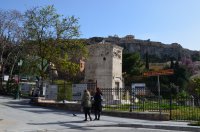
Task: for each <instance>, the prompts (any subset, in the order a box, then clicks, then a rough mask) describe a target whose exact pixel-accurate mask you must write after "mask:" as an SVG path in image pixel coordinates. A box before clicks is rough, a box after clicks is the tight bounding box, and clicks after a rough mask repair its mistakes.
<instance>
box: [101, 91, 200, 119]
mask: <svg viewBox="0 0 200 132" xmlns="http://www.w3.org/2000/svg"><path fill="white" fill-rule="evenodd" d="M102 93H103V95H104V101H103V108H104V110H105V111H129V112H133V111H134V112H161V113H169V114H170V119H172V120H200V99H199V98H197V97H196V98H195V97H192V96H191V97H189V98H172V97H165V98H164V97H162V95H161V96H160V97H159V96H157V95H156V94H154V93H155V92H153V91H150V90H146V89H142V90H141V89H138V90H136V89H135V90H134V91H133V90H131V89H127V88H123V89H119V88H118V89H116V88H102ZM162 94H164V93H162Z"/></svg>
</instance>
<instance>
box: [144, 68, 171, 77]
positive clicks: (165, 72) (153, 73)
mask: <svg viewBox="0 0 200 132" xmlns="http://www.w3.org/2000/svg"><path fill="white" fill-rule="evenodd" d="M172 74H174V70H173V69H166V70H159V71H148V72H144V73H143V75H144V76H159V75H172Z"/></svg>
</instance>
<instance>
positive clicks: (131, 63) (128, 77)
mask: <svg viewBox="0 0 200 132" xmlns="http://www.w3.org/2000/svg"><path fill="white" fill-rule="evenodd" d="M143 69H144V64H143V63H142V60H141V58H140V54H139V53H138V52H135V53H125V54H123V59H122V72H123V73H124V78H125V85H130V84H131V83H132V82H133V81H134V80H135V79H138V76H141V73H142V71H143Z"/></svg>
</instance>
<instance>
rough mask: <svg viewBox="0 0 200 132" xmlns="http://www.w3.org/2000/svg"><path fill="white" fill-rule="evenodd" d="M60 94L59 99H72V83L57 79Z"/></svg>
mask: <svg viewBox="0 0 200 132" xmlns="http://www.w3.org/2000/svg"><path fill="white" fill-rule="evenodd" d="M56 84H57V85H58V95H57V100H58V101H62V100H72V83H70V82H65V81H64V80H57V81H56Z"/></svg>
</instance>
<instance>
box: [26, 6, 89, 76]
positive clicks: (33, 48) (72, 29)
mask: <svg viewBox="0 0 200 132" xmlns="http://www.w3.org/2000/svg"><path fill="white" fill-rule="evenodd" d="M24 28H25V31H26V34H27V38H28V39H27V41H26V45H25V48H26V49H27V54H28V57H25V58H26V59H25V61H26V62H27V63H26V64H27V65H26V68H27V69H29V72H32V73H36V74H39V76H41V77H42V78H46V77H47V74H48V72H49V71H47V67H49V64H50V63H53V64H54V65H55V67H56V69H57V70H58V71H64V72H66V71H68V72H70V73H73V74H76V73H77V71H79V62H78V61H77V60H78V59H81V58H80V57H85V56H86V52H87V51H86V47H85V44H84V42H83V41H81V40H76V41H71V40H70V39H73V38H76V37H78V36H79V25H78V19H77V18H75V17H74V16H71V17H63V16H62V15H59V14H57V12H56V10H55V8H54V6H46V7H41V8H38V7H36V8H33V9H30V10H27V11H26V13H25V23H24ZM75 53H76V55H77V56H75ZM75 57H76V59H74V58H75ZM25 71H26V70H25Z"/></svg>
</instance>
